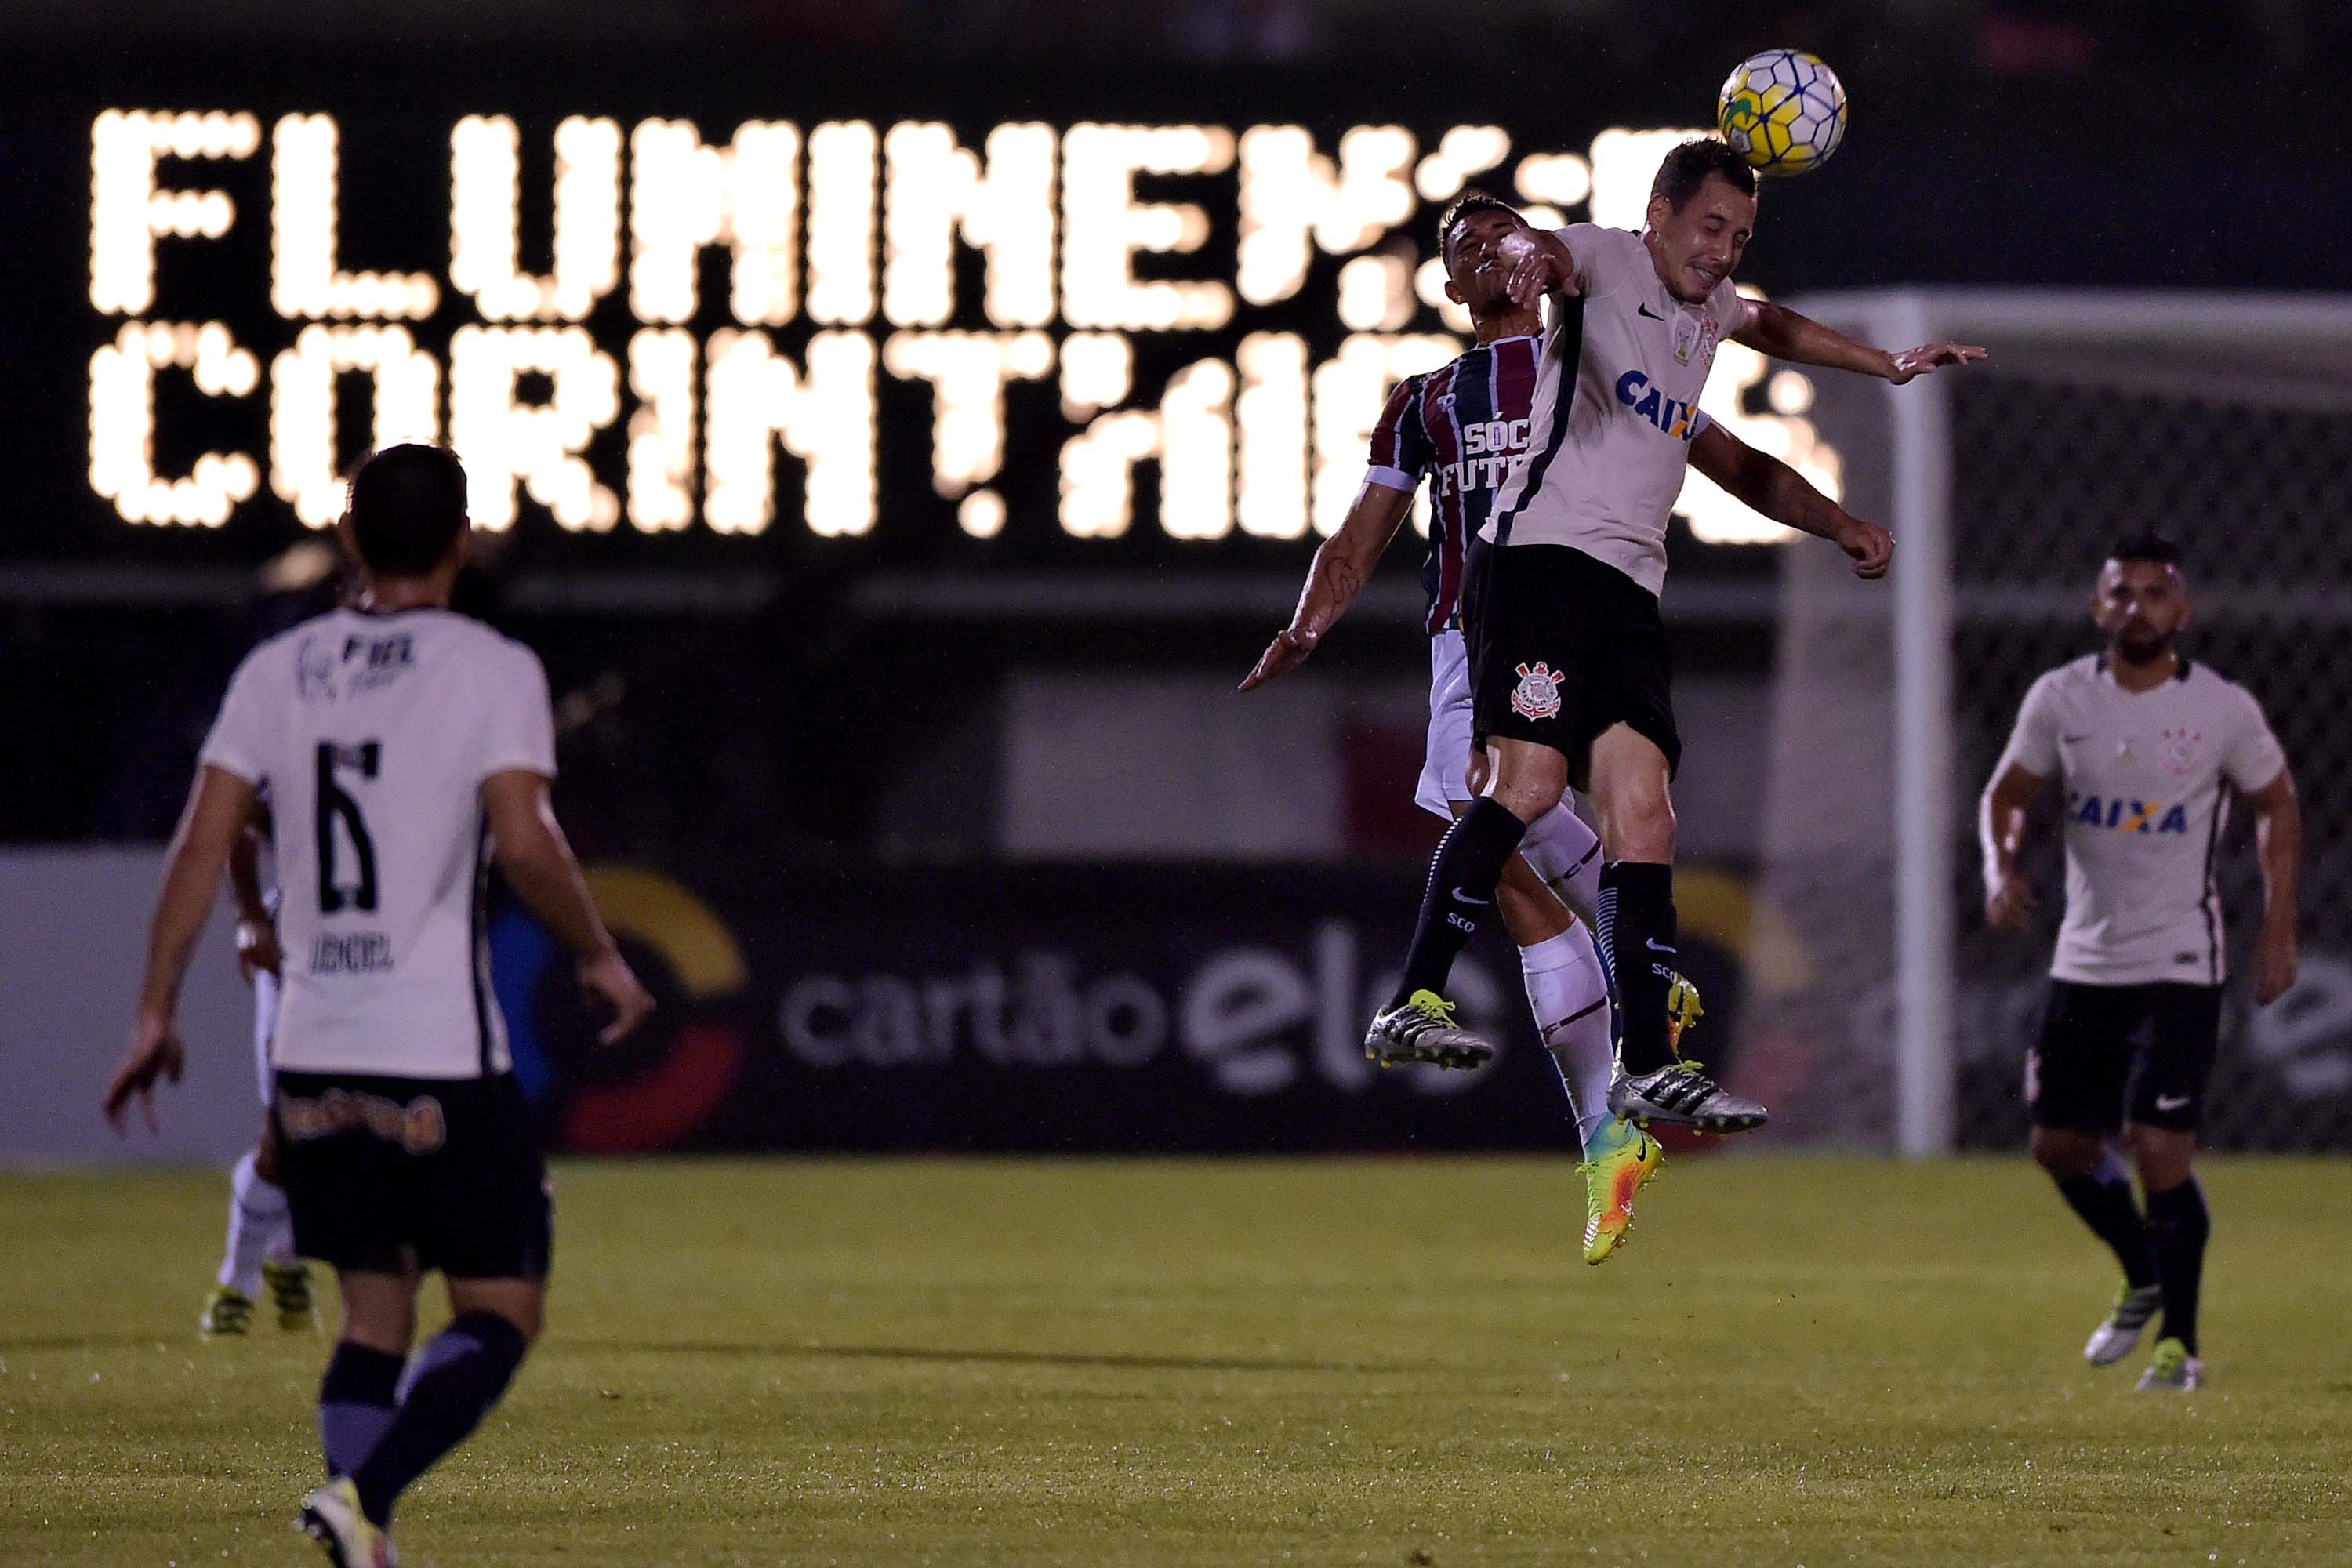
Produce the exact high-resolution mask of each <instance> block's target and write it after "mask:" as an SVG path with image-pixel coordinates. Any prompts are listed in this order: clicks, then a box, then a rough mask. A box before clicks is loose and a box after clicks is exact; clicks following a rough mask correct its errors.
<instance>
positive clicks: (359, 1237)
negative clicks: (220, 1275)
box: [106, 446, 653, 1568]
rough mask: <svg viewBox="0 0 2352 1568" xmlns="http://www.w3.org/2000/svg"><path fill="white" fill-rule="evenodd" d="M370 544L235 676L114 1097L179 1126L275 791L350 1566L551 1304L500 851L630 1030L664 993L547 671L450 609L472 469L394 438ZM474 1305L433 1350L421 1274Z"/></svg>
mask: <svg viewBox="0 0 2352 1568" xmlns="http://www.w3.org/2000/svg"><path fill="white" fill-rule="evenodd" d="M342 531H343V537H344V541H345V542H346V544H347V545H349V546H350V547H351V549H352V552H353V553H354V554H355V555H356V556H357V557H358V559H359V562H360V564H361V567H362V571H363V574H364V576H365V589H364V593H363V595H362V599H361V601H360V605H359V607H358V608H355V609H342V610H337V611H335V612H333V613H332V614H331V615H327V616H320V617H319V618H318V619H316V620H312V621H309V622H305V623H304V624H302V625H301V626H297V627H295V628H294V629H293V630H292V631H289V632H287V633H285V634H284V635H282V636H279V637H273V638H271V639H270V640H269V641H268V642H265V643H263V644H262V645H261V646H260V647H257V648H256V649H255V650H254V651H253V652H252V653H251V654H250V655H248V656H247V658H246V660H245V662H244V663H243V664H242V665H240V666H239V667H238V668H237V671H236V676H235V677H234V679H231V681H230V682H229V689H228V695H227V697H226V699H225V700H223V702H222V704H221V713H220V718H219V719H218V721H216V722H215V725H214V728H213V732H212V736H211V738H210V739H209V740H208V741H206V742H205V749H204V752H203V755H202V758H201V762H200V764H199V766H198V768H197V773H196V782H195V788H194V794H193V795H192V796H191V798H190V800H189V802H188V807H187V811H186V813H185V815H184V816H183V817H182V818H181V822H180V827H179V832H178V834H177V835H176V837H174V839H173V846H172V851H171V857H170V859H169V862H168V865H167V867H166V869H165V872H164V879H163V892H162V894H161V895H160V898H159V900H158V904H157V909H156V913H155V921H154V928H153V932H152V939H151V942H150V946H149V950H148V957H147V972H146V979H145V983H144V986H143V988H142V991H141V994H140V1003H139V1018H138V1024H137V1026H136V1028H135V1030H134V1031H133V1033H132V1036H131V1045H130V1048H129V1050H128V1052H127V1053H126V1054H125V1056H124V1058H123V1062H122V1065H121V1068H120V1069H119V1070H118V1071H117V1072H116V1074H115V1076H114V1080H113V1082H112V1083H111V1084H110V1085H109V1087H108V1089H107V1092H106V1113H107V1115H108V1117H109V1118H110V1120H112V1121H114V1123H115V1125H116V1127H117V1128H118V1130H119V1129H120V1128H121V1125H122V1121H123V1117H124V1115H125V1113H126V1112H127V1110H129V1108H130V1105H131V1101H132V1100H139V1101H141V1102H142V1106H143V1108H144V1109H145V1110H146V1113H147V1116H148V1119H149V1121H151V1122H152V1120H153V1117H154V1100H153V1093H154V1086H155V1081H156V1079H159V1078H169V1079H173V1080H177V1079H178V1078H179V1076H180V1068H181V1062H182V1059H183V1057H184V1049H183V1047H182V1045H181V1042H180V1037H179V1030H178V1026H177V1024H176V1022H175V1018H174V1015H175V1014H176V1012H177V1008H178V1000H179V994H180V986H181V983H182V981H183V980H184V978H185V977H186V974H187V969H188V963H189V960H190V958H191V956H192V955H193V953H194V949H195V944H196V939H197V938H198V937H199V936H200V935H201V934H202V933H203V931H204V925H205V916H206V915H207V914H208V913H209V912H210V910H211V908H212V902H213V897H214V891H213V890H214V889H215V886H216V885H217V884H218V882H219V880H220V877H221V870H222V868H223V867H224V866H225V865H226V863H227V860H228V858H229V854H230V849H231V846H232V844H233V842H234V841H235V839H236V837H237V835H238V834H239V833H240V832H241V831H242V830H243V829H244V828H245V826H246V825H247V823H248V822H249V821H251V820H252V818H253V814H254V807H255V803H256V800H257V795H258V793H259V792H260V791H261V790H263V789H265V788H266V789H267V790H268V793H269V798H270V803H271V806H272V810H273V813H274V816H275V819H276V823H277V828H278V831H277V834H276V836H275V840H274V842H275V855H276V860H277V869H278V888H279V889H280V893H281V898H282V903H281V906H280V908H279V910H278V931H279V933H280V934H281V938H282V942H283V947H284V950H285V960H284V964H283V970H284V984H283V989H282V994H281V999H280V1004H279V1010H278V1020H277V1024H276V1027H275V1030H274V1032H273V1034H272V1036H271V1039H270V1053H269V1054H270V1063H271V1066H272V1067H273V1068H275V1071H276V1079H277V1082H276V1092H275V1097H274V1100H273V1104H272V1107H271V1117H272V1121H273V1122H274V1128H273V1131H274V1132H275V1134H276V1137H277V1142H278V1152H279V1164H280V1167H281V1169H282V1170H283V1172H284V1175H285V1183H286V1195H287V1200H288V1204H289V1207H290V1208H291V1209H292V1211H293V1219H294V1239H295V1244H296V1247H297V1248H298V1250H299V1252H300V1253H301V1254H302V1256H304V1257H308V1258H320V1259H322V1260H324V1261H325V1262H327V1263H329V1264H331V1265H332V1266H333V1268H334V1269H335V1271H336V1275H337V1278H338V1279H339V1281H340V1283H341V1289H342V1299H343V1330H342V1335H341V1342H339V1343H338V1344H337V1345H336V1347H335V1351H334V1355H333V1357H332V1359H331V1361H330V1362H329V1363H328V1365H327V1372H326V1376H325V1378H324V1380H323V1382H322V1383H321V1384H320V1390H319V1436H320V1443H321V1445H322V1447H324V1449H325V1451H326V1461H327V1472H328V1475H329V1476H330V1477H331V1479H330V1480H329V1481H328V1483H327V1484H326V1485H325V1486H322V1487H320V1488H319V1489H316V1490H314V1491H312V1492H311V1493H310V1495H309V1496H308V1497H306V1498H305V1499H304V1500H303V1506H302V1520H301V1522H302V1524H303V1527H304V1528H305V1529H306V1530H308V1531H310V1533H311V1534H312V1535H313V1536H315V1537H316V1538H317V1539H318V1540H319V1542H320V1544H321V1545H322V1546H324V1547H325V1548H326V1550H327V1551H328V1552H329V1554H330V1555H331V1557H332V1558H333V1559H334V1561H335V1562H336V1563H338V1564H340V1565H341V1568H385V1565H387V1564H390V1563H394V1561H395V1557H394V1552H393V1548H392V1540H391V1535H390V1533H389V1531H390V1525H391V1520H392V1510H393V1505H394V1502H395V1501H396V1500H398V1499H399V1497H400V1495H401V1493H402V1492H403V1491H404V1490H405V1489H407V1488H408V1486H409V1485H410V1483H412V1482H414V1481H415V1479H417V1478H418V1477H420V1476H422V1475H423V1474H424V1473H425V1470H427V1469H428V1468H431V1467H432V1466H433V1465H434V1464H435V1463H436V1462H437V1461H438V1460H439V1459H440V1458H442V1457H443V1456H444V1455H446V1453H448V1452H449V1450H450V1449H452V1448H454V1447H457V1444H459V1443H460V1442H462V1441H464V1440H465V1438H466V1436H467V1434H469V1433H471V1432H472V1431H473V1430H474V1428H475V1427H476V1426H478V1425H479V1424H480V1422H481V1420H482V1418H483V1417H484V1416H485V1415H488V1413H489V1411H490V1409H491V1408H492V1406H494V1405H496V1404H497V1403H498V1401H499V1396H500V1395H501V1394H504V1393H505V1392H506V1388H507V1385H508V1384H509V1382H510V1381H511V1380H512V1379H513V1377H514V1374H515V1372H516V1370H517V1369H518V1368H519V1367H520V1365H521V1364H522V1360H523V1355H524V1352H525V1351H526V1350H527V1349H528V1347H529V1345H530V1342H531V1341H532V1340H533V1339H534V1338H536V1337H537V1335H538V1333H539V1330H540V1325H541V1318H542V1314H543V1311H544V1308H545V1301H546V1290H547V1274H548V1265H549V1255H550V1250H551V1241H552V1237H551V1225H552V1215H551V1207H550V1204H549V1200H548V1195H547V1187H546V1170H545V1166H544V1164H543V1163H542V1162H541V1157H540V1153H539V1148H538V1145H537V1143H536V1142H534V1141H533V1139H532V1137H531V1132H530V1127H529V1126H528V1123H527V1116H526V1112H525V1110H524V1107H523V1104H522V1096H521V1090H520V1089H519V1088H518V1087H517V1086H516V1083H515V1079H514V1075H513V1070H512V1068H513V1064H512V1062H511V1060H510V1058H509V1055H508V1048H507V1032H506V1022H505V1020H504V1018H503V1017H501V1016H500V1015H499V1004H498V999H497V997H496V996H495V995H494V994H492V993H491V990H490V983H489V974H488V968H489V952H488V932H487V930H486V928H485V925H484V921H483V910H482V899H483V893H484V889H485V886H486V881H487V878H488V858H487V857H488V854H489V853H490V852H491V850H492V847H493V846H495V852H496V855H497V858H498V863H499V868H500V869H502V870H503V871H504V872H505V874H506V878H507V880H508V882H509V885H510V886H512V888H513V889H514V890H515V893H516V896H517V897H519V898H520V900H522V901H523V903H524V904H525V905H526V906H528V907H529V908H530V910H531V911H532V913H534V914H536V915H538V916H539V918H540V919H541V921H545V922H546V924H547V925H548V927H549V929H550V930H551V931H553V932H554V933H555V934H556V936H557V937H558V938H559V939H561V940H562V942H564V943H565V944H566V945H567V946H569V947H570V948H571V949H572V952H574V953H576V954H577V955H578V956H579V960H580V979H581V981H582V983H583V984H584V985H585V986H586V987H587V988H588V989H589V990H590V991H591V992H593V993H594V994H596V995H597V996H598V997H600V998H601V999H602V1000H603V1001H604V1003H605V1004H606V1005H609V1006H610V1007H611V1009H612V1012H613V1015H614V1016H613V1019H612V1022H611V1024H610V1026H608V1027H607V1028H606V1029H605V1031H604V1037H605V1038H606V1039H607V1040H611V1039H617V1038H619V1037H621V1036H622V1035H624V1034H625V1033H626V1032H628V1031H629V1030H630V1029H632V1028H634V1027H635V1026H636V1025H637V1024H638V1023H639V1022H640V1021H642V1020H643V1019H644V1017H645V1016H646V1014H647V1013H648V1012H650V1011H651V1010H652V1007H653V999H652V998H651V997H650V996H649V995H647V994H646V991H645V988H644V987H643V986H641V985H639V984H637V979H636V976H635V975H634V974H632V973H630V972H629V966H628V964H627V963H626V962H625V961H624V960H623V958H622V957H621V953H620V950H619V949H618V948H617V947H616V946H615V945H614V942H613V938H612V936H611V934H610V933H609V932H608V931H606V930H605V929H604V922H603V921H601V920H600V919H599V918H598V917H597V914H596V909H595V905H594V904H593V901H592V900H590V898H589V896H588V889H587V887H586V885H585V884H584V883H583V881H582V879H581V876H580V868H579V867H578V865H577V864H576V863H575V862H574V861H573V859H572V851H571V849H570V847H568V846H567V845H566V844H565V842H564V839H563V835H562V830H561V829H560V828H559V827H557V826H556V823H555V817H554V814H553V812H552V810H551V807H550V805H549V804H548V783H549V780H550V779H551V778H552V777H553V776H554V773H555V730H554V720H553V716H552V714H551V711H550V710H549V707H548V698H547V677H546V674H545V672H544V671H542V670H541V668H540V664H539V660H538V659H537V658H535V657H533V656H532V654H531V653H530V650H529V649H528V648H525V647H522V646H521V645H520V644H518V643H513V642H509V641H508V640H507V639H506V638H504V637H500V636H499V635H498V634H497V633H496V632H494V631H491V630H490V629H489V628H488V626H483V625H482V624H481V623H479V622H478V621H473V620H469V619H467V617H465V616H459V615H456V614H453V613H452V612H451V611H450V609H449V608H448V605H449V595H450V591H451V589H452V588H453V587H454V586H455V584H456V583H457V573H458V569H459V567H460V565H461V564H462V563H463V562H464V560H465V554H466V541H467V520H466V476H465V473H464V471H463V470H462V469H461V468H459V467H458V464H457V458H455V457H454V456H453V455H451V454H450V453H449V452H447V451H446V450H444V449H442V448H439V447H415V446H411V447H390V448H387V449H386V450H384V451H383V452H380V453H378V454H377V455H376V456H374V457H373V458H369V459H368V461H367V462H366V463H365V464H364V465H362V467H361V468H360V470H359V472H358V473H357V474H355V475H354V476H353V477H352V484H351V498H350V502H349V506H348V509H347V510H346V511H345V513H344V517H343V523H342ZM428 1269H438V1270H439V1271H440V1272H441V1274H442V1275H443V1277H444V1279H445V1281H446V1284H447V1287H448V1292H449V1306H450V1309H451V1311H452V1313H453V1318H452V1320H451V1321H450V1323H449V1326H448V1327H447V1328H446V1329H445V1330H443V1331H441V1333H440V1334H438V1335H437V1336H436V1337H435V1339H434V1340H433V1341H432V1342H431V1343H429V1344H427V1345H426V1346H425V1348H424V1349H423V1350H422V1351H421V1352H418V1353H417V1355H416V1356H415V1359H414V1360H413V1361H411V1360H408V1359H407V1357H408V1351H409V1347H410V1345H411V1343H412V1342H413V1341H414V1339H415V1331H416V1293H417V1289H418V1286H419V1283H420V1277H421V1275H422V1274H423V1273H424V1272H425V1270H428Z"/></svg>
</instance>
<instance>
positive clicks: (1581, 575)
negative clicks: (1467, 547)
mask: <svg viewBox="0 0 2352 1568" xmlns="http://www.w3.org/2000/svg"><path fill="white" fill-rule="evenodd" d="M1463 603H1464V613H1463V628H1464V632H1465V637H1466V638H1467V640H1468V642H1469V645H1470V680H1471V686H1470V689H1471V693H1472V711H1473V721H1472V722H1473V725H1474V727H1475V742H1474V743H1475V744H1477V745H1480V746H1484V745H1485V744H1486V740H1487V738H1488V737H1489V736H1500V737H1503V738H1505V739H1508V740H1514V741H1533V742H1536V743H1537V744H1538V745H1545V746H1549V747H1551V748H1552V749H1553V750H1554V751H1556V752H1560V753H1561V754H1562V755H1564V756H1566V757H1567V758H1568V772H1569V780H1570V783H1572V784H1575V785H1576V786H1577V787H1578V788H1579V789H1582V788H1584V787H1586V785H1587V784H1588V782H1589V780H1590V776H1591V753H1592V742H1593V741H1594V740H1596V739H1597V738H1598V737H1599V736H1600V735H1601V732H1602V731H1605V730H1607V729H1608V728H1609V727H1610V726H1611V725H1612V724H1621V723H1622V724H1625V725H1628V726H1630V727H1631V728H1632V729H1633V731H1635V732H1636V733H1638V734H1641V735H1643V736H1646V737H1648V739H1649V740H1650V741H1651V742H1653V743H1654V744H1655V745H1656V746H1657V748H1658V750H1660V751H1661V752H1664V753H1665V755H1666V766H1667V768H1668V769H1669V770H1672V769H1673V768H1675V766H1676V765H1678V764H1679V763H1681V761H1682V754H1683V742H1682V737H1681V735H1680V734H1679V733H1678V732H1677V731H1675V704H1674V671H1673V663H1672V660H1671V659H1670V658H1669V657H1668V655H1667V650H1666V627H1665V623H1664V620H1662V619H1661V618H1660V616H1659V615H1658V596H1657V595H1655V594H1653V593H1651V592H1650V591H1649V590H1648V589H1647V588H1644V587H1643V586H1642V585H1641V584H1639V583H1636V582H1634V581H1633V579H1632V578H1631V577H1628V576H1627V575H1625V574H1623V573H1622V572H1620V571H1618V570H1617V569H1616V568H1615V567H1614V566H1610V565H1606V564H1604V563H1601V562H1600V561H1596V560H1595V559H1593V558H1592V557H1591V556H1590V555H1587V554H1586V553H1585V552H1582V551H1581V550H1577V549H1573V548H1571V547H1570V546H1569V545H1565V544H1510V545H1504V546H1501V547H1496V546H1495V545H1492V544H1486V543H1484V542H1480V543H1477V544H1475V545H1474V546H1473V548H1472V550H1471V552H1470V559H1469V569H1468V578H1467V581H1466V583H1465V593H1464V595H1463Z"/></svg>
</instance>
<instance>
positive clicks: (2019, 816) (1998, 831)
mask: <svg viewBox="0 0 2352 1568" xmlns="http://www.w3.org/2000/svg"><path fill="white" fill-rule="evenodd" d="M2045 782H2047V781H2045V780H2044V779H2043V778H2042V775H2041V774H2040V773H2034V772H2032V771H2031V770H2030V769H2027V768H2025V767H2023V766H2022V765H2021V764H2019V763H2010V764H2009V766H2008V767H2006V768H2004V769H2002V770H2001V773H2000V776H1999V777H1997V778H1995V779H1994V780H1993V781H1992V782H1991V783H1990V784H1987V785H1986V786H1985V792H1984V798H1983V799H1982V800H1980V801H1979V802H1978V803H1977V837H1978V839H1979V844H1980V846H1981V847H1982V848H1983V850H1984V885H1985V924H1987V925H1989V926H1990V927H1992V929H1993V930H1995V931H2023V930H2024V929H2025V924H2026V921H2028V920H2030V919H2032V915H2033V907H2034V903H2035V900H2034V897H2033V889H2032V887H2031V886H2030V885H2029V884H2028V883H2027V882H2026V880H2025V879H2024V878H2022V877H2021V876H2019V875H2018V874H2017V849H2018V846H2019V845H2021V844H2022V843H2023V842H2024V841H2025V813H2026V808H2027V807H2029V806H2031V805H2032V804H2033V797H2034V796H2035V795H2040V794H2041V793H2042V784H2044V783H2045Z"/></svg>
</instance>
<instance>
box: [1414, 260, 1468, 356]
mask: <svg viewBox="0 0 2352 1568" xmlns="http://www.w3.org/2000/svg"><path fill="white" fill-rule="evenodd" d="M1451 281H1452V279H1450V278H1448V277H1447V276H1446V272H1445V263H1444V261H1443V260H1441V259H1440V258H1437V257H1434V256H1433V257H1431V258H1429V259H1428V260H1426V261H1424V262H1423V263H1422V264H1421V265H1420V266H1419V267H1416V268H1413V269H1412V292H1413V297H1414V298H1415V299H1417V300H1420V301H1421V302H1422V303H1423V304H1424V305H1426V306H1428V307H1429V308H1430V309H1431V310H1435V311H1436V312H1437V319H1438V320H1439V321H1443V322H1444V324H1445V330H1446V331H1449V332H1459V333H1461V334H1463V335H1464V336H1465V337H1466V336H1468V335H1469V334H1470V333H1471V332H1473V331H1476V330H1477V329H1476V323H1475V322H1473V321H1471V320H1470V309H1469V307H1468V306H1466V305H1460V304H1456V303H1455V302H1454V300H1449V299H1447V298H1446V296H1445V285H1446V284H1447V283H1449V282H1451Z"/></svg>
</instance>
